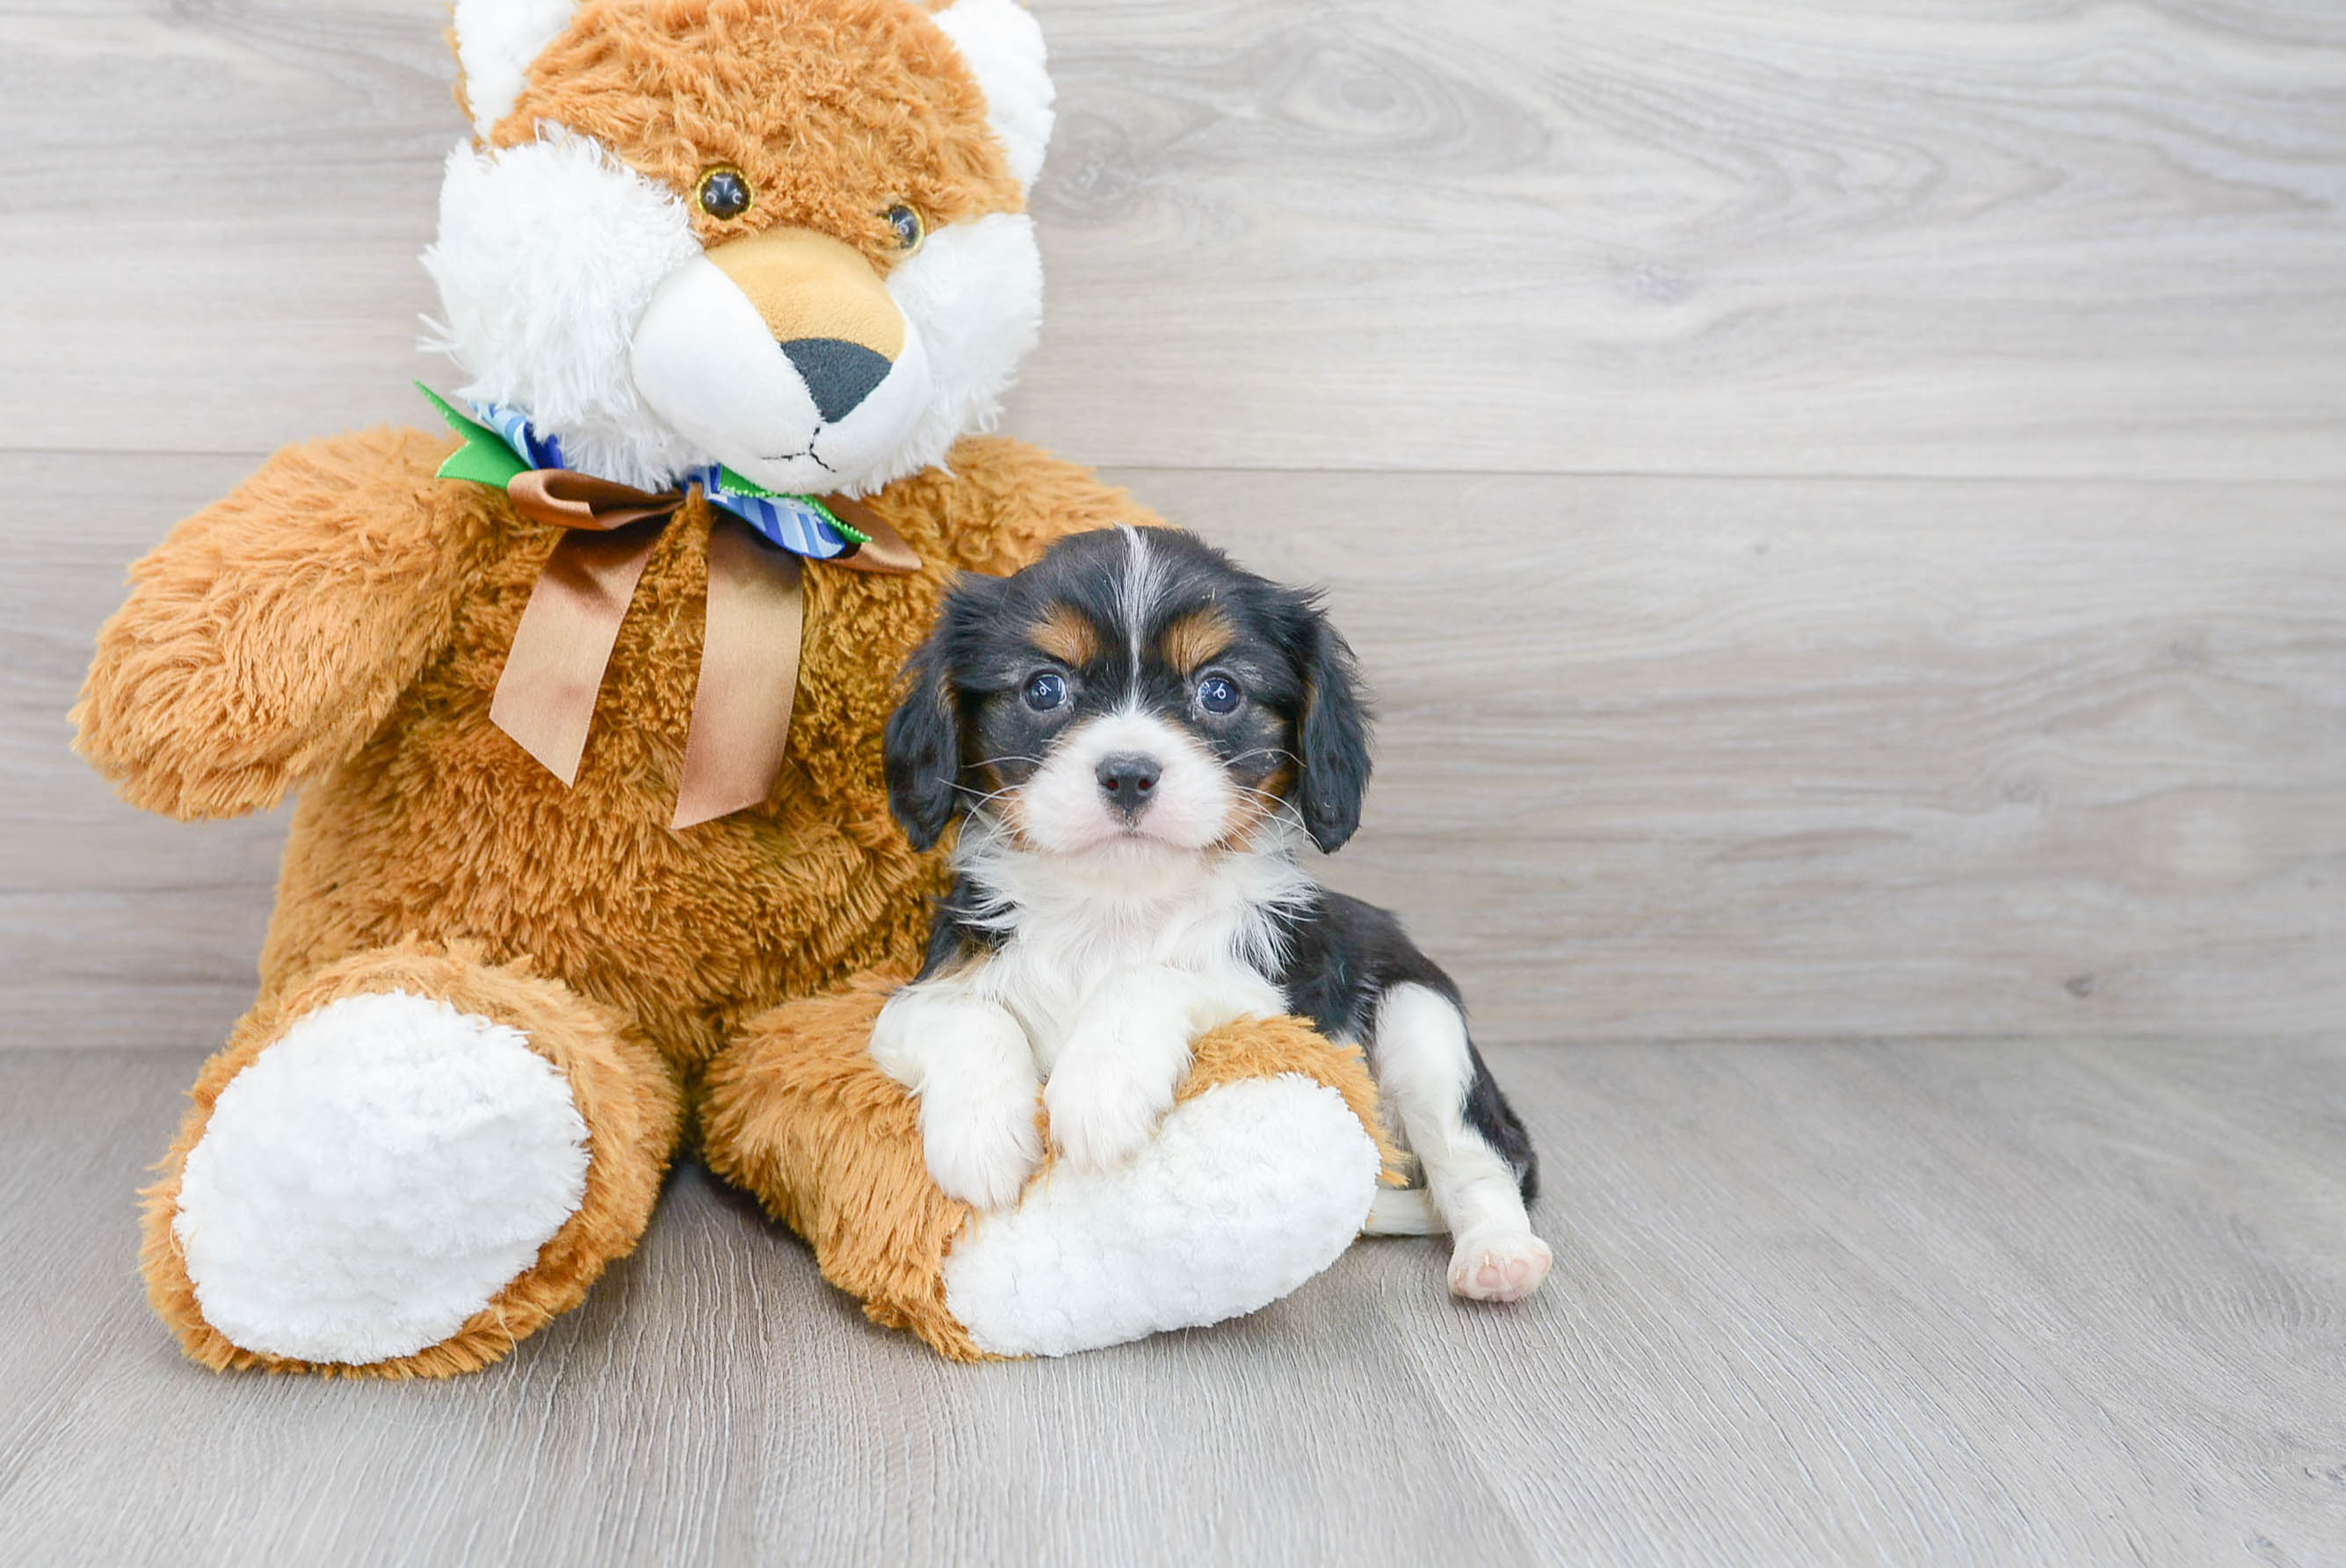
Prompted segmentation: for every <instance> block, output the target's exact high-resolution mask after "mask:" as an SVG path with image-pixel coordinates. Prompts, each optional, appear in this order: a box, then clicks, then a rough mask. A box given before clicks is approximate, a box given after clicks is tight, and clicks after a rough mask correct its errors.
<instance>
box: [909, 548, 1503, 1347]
mask: <svg viewBox="0 0 2346 1568" xmlns="http://www.w3.org/2000/svg"><path fill="white" fill-rule="evenodd" d="M910 673H911V676H912V689H911V692H910V694H909V695H908V696H907V697H905V698H904V701H903V706H901V707H900V708H898V709H897V710H896V712H895V714H894V716H893V717H892V718H891V719H890V721H889V724H888V728H887V734H886V741H885V752H886V764H887V777H888V798H889V802H890V805H891V807H892V809H893V810H894V813H895V816H896V820H897V821H898V822H899V823H900V824H901V825H902V826H903V829H904V831H905V833H906V834H907V835H908V836H909V837H910V838H911V840H912V841H913V844H914V846H915V847H917V848H920V849H926V848H928V847H929V846H930V845H932V844H933V843H935V842H936V841H937V840H938V839H939V838H940V837H942V836H943V833H944V831H945V830H946V828H947V827H948V826H950V825H951V824H952V823H953V822H954V821H956V820H962V819H964V818H965V819H966V820H965V821H964V825H963V828H962V831H961V836H960V839H959V840H958V843H957V845H956V849H955V851H954V869H955V871H956V872H957V876H956V879H955V881H954V885H953V888H952V890H951V891H950V892H948V893H947V894H946V896H945V897H944V898H943V900H942V901H940V904H939V907H938V910H937V913H936V920H935V924H934V926H933V931H932V934H931V937H930V942H929V949H928V956H927V961H926V962H925V964H924V965H923V969H922V971H921V973H920V976H919V978H918V979H917V980H916V981H914V982H913V983H912V984H910V985H907V986H905V987H904V988H903V990H901V991H899V992H897V993H895V994H894V995H893V996H892V997H891V998H890V999H889V1001H888V1003H887V1004H886V1006H885V1008H884V1009H883V1010H882V1013H881V1014H880V1019H879V1022H878V1023H877V1025H876V1026H875V1027H874V1029H873V1032H872V1056H873V1058H874V1059H875V1060H876V1061H877V1062H878V1063H879V1064H880V1066H881V1067H882V1069H883V1070H884V1071H885V1072H887V1073H888V1074H890V1075H891V1076H892V1077H893V1078H895V1079H896V1081H897V1082H899V1083H901V1084H903V1085H904V1086H905V1087H906V1088H908V1089H910V1090H912V1091H913V1094H915V1095H918V1096H919V1098H920V1115H921V1132H922V1137H923V1144H924V1145H925V1149H926V1153H927V1160H928V1166H929V1170H930V1173H931V1175H932V1176H934V1177H935V1179H936V1182H937V1185H938V1186H940V1187H942V1188H943V1190H944V1191H945V1192H947V1193H949V1194H951V1195H952V1196H955V1197H958V1198H962V1199H964V1200H965V1201H967V1202H969V1203H971V1204H974V1205H975V1206H977V1207H982V1208H991V1207H1000V1206H1003V1205H1006V1204H1009V1203H1012V1202H1015V1200H1016V1198H1017V1196H1018V1194H1019V1191H1020V1190H1021V1188H1022V1187H1024V1186H1025V1182H1026V1179H1027V1177H1028V1176H1031V1175H1032V1174H1033V1173H1034V1171H1035V1167H1036V1166H1037V1165H1038V1163H1039V1162H1040V1161H1041V1158H1042V1156H1043V1148H1042V1142H1041V1137H1040V1135H1039V1134H1038V1132H1037V1130H1036V1126H1035V1095H1036V1093H1037V1091H1038V1090H1039V1091H1040V1093H1041V1095H1042V1097H1043V1102H1044V1105H1045V1108H1046V1109H1047V1110H1048V1112H1049V1125H1050V1136H1051V1140H1052V1143H1053V1144H1054V1145H1055V1146H1056V1150H1057V1154H1058V1156H1059V1157H1060V1158H1062V1159H1065V1160H1069V1161H1072V1162H1074V1163H1075V1164H1076V1165H1077V1166H1109V1165H1114V1164H1116V1163H1117V1162H1119V1161H1122V1160H1124V1159H1126V1158H1127V1157H1128V1156H1131V1155H1132V1154H1133V1153H1135V1152H1136V1151H1137V1149H1138V1148H1139V1147H1140V1146H1141V1145H1143V1144H1144V1143H1146V1142H1147V1141H1148V1138H1149V1136H1150V1135H1151V1134H1152V1132H1153V1131H1154V1130H1155V1128H1156V1125H1157V1122H1158V1118H1159V1117H1161V1116H1162V1115H1164V1114H1165V1113H1166V1111H1167V1110H1168V1109H1169V1108H1170V1107H1171V1105H1172V1104H1173V1095H1174V1091H1175V1089H1176V1088H1177V1086H1178V1084H1180V1082H1181V1079H1182V1076H1183V1074H1185V1073H1186V1071H1187V1070H1188V1064H1189V1045H1190V1042H1191V1041H1193V1040H1194V1039H1196V1038H1197V1037H1198V1036H1199V1035H1200V1034H1202V1033H1205V1032H1207V1031H1208V1030H1209V1029H1212V1028H1214V1027H1216V1026H1217V1025H1219V1024H1222V1023H1229V1022H1230V1021H1232V1020H1235V1019H1240V1018H1251V1017H1274V1016H1277V1015H1280V1014H1281V1013H1295V1014H1300V1015H1301V1016H1303V1017H1305V1018H1309V1019H1311V1021H1312V1023H1315V1024H1316V1025H1317V1026H1318V1027H1319V1029H1320V1031H1321V1033H1323V1034H1325V1035H1326V1036H1327V1037H1328V1038H1329V1039H1330V1040H1332V1041H1336V1042H1340V1043H1352V1042H1357V1043H1359V1044H1361V1045H1362V1047H1364V1048H1365V1050H1366V1052H1367V1055H1368V1060H1369V1064H1370V1067H1371V1070H1372V1073H1373V1074H1375V1077H1376V1080H1377V1084H1378V1087H1379V1089H1380V1091H1381V1092H1382V1096H1383V1103H1384V1104H1383V1109H1384V1114H1385V1117H1386V1120H1387V1121H1388V1123H1389V1124H1390V1127H1391V1130H1392V1132H1393V1133H1394V1134H1395V1135H1397V1137H1398V1138H1399V1139H1400V1140H1401V1141H1403V1143H1404V1144H1405V1145H1406V1146H1407V1147H1408V1148H1409V1149H1410V1151H1411V1152H1412V1154H1413V1156H1414V1158H1415V1161H1416V1163H1417V1165H1418V1166H1419V1167H1420V1170H1421V1171H1422V1174H1423V1187H1422V1188H1412V1189H1409V1190H1406V1191H1399V1192H1391V1191H1388V1192H1381V1193H1380V1194H1379V1195H1378V1198H1377V1202H1376V1205H1375V1207H1374V1208H1373V1209H1372V1212H1371V1214H1370V1217H1369V1223H1368V1226H1367V1229H1368V1230H1369V1231H1371V1232H1372V1233H1380V1232H1381V1233H1386V1234H1430V1233H1433V1232H1434V1231H1435V1230H1437V1229H1443V1230H1447V1231H1448V1232H1449V1233H1450V1234H1451V1235H1452V1236H1453V1237H1454V1238H1455V1240H1454V1246H1453V1251H1452V1257H1451V1264H1450V1288H1451V1289H1452V1290H1453V1291H1454V1292H1456V1293H1457V1294H1459V1295H1461V1296H1466V1297H1472V1298H1478V1299H1484V1300H1495V1301H1513V1300H1517V1299H1520V1298H1523V1297H1524V1296H1526V1295H1528V1294H1530V1292H1531V1291H1532V1290H1534V1289H1535V1288H1537V1287H1538V1285H1539V1283H1540V1281H1541V1280H1542V1279H1543V1278H1545V1276H1546V1274H1547V1270H1548V1265H1549V1261H1550V1255H1549V1251H1548V1248H1547V1247H1546V1246H1545V1244H1544V1243H1542V1242H1541V1241H1540V1240H1539V1238H1538V1237H1535V1236H1534V1235H1533V1234H1532V1231H1531V1225H1530V1221H1529V1219H1528V1218H1527V1217H1526V1215H1525V1204H1526V1203H1527V1202H1528V1201H1529V1200H1530V1199H1531V1197H1532V1196H1534V1193H1535V1188H1536V1186H1537V1180H1538V1167H1537V1164H1536V1162H1535V1159H1534V1156H1533V1154H1532V1147H1531V1141H1530V1139H1529V1138H1528V1137H1527V1136H1526V1135H1525V1132H1524V1125H1523V1123H1522V1122H1521V1121H1520V1120H1519V1119H1518V1118H1517V1117H1516V1115H1515V1111H1514V1110H1513V1109H1512V1108H1511V1107H1510V1106H1509V1105H1508V1104H1507V1100H1506V1096H1505V1095H1502V1094H1501V1093H1500V1092H1499V1086H1498V1084H1496V1083H1494V1082H1493V1080H1492V1077H1491V1074H1490V1071H1489V1069H1488V1068H1486V1067H1485V1066H1484V1064H1483V1059H1482V1057H1481V1056H1480V1055H1479V1054H1477V1053H1476V1052H1475V1049H1474V1044H1473V1042H1472V1041H1470V1040H1469V1039H1468V1038H1467V1034H1466V1021H1465V1017H1464V1013H1463V1012H1462V1011H1461V1008H1460V1003H1459V999H1458V988H1457V987H1456V986H1455V985H1454V984H1453V983H1452V982H1451V980H1450V977H1449V976H1448V975H1446V974H1444V973H1443V972H1442V971H1441V969H1439V968H1438V967H1436V966H1435V964H1434V963H1433V961H1432V960H1431V959H1429V958H1427V957H1426V956H1425V955H1424V954H1423V952H1419V951H1418V949H1417V948H1416V946H1415V945H1414V944H1413V943H1412V942H1410V940H1409V938H1408V937H1407V936H1406V935H1405V934H1403V931H1402V928H1401V926H1400V923H1399V922H1398V921H1395V920H1394V919H1393V917H1392V915H1390V914H1388V913H1386V912H1385V911H1382V910H1380V909H1376V908H1374V907H1372V906H1371V905H1368V904H1365V903H1362V902H1361V901H1359V900H1357V899H1352V898H1346V897H1345V896H1344V895H1342V894H1341V893H1334V892H1330V891H1327V890H1326V889H1323V888H1321V887H1320V886H1319V885H1318V884H1317V883H1315V882H1314V881H1312V879H1311V876H1310V875H1309V873H1307V872H1306V871H1304V869H1303V867H1302V866H1301V864H1300V863H1299V854H1300V851H1301V847H1302V844H1303V843H1304V841H1305V840H1310V841H1311V842H1312V843H1315V844H1317V845H1318V846H1319V847H1320V848H1321V850H1335V849H1336V848H1338V847H1339V846H1341V844H1342V843H1343V842H1344V841H1345V840H1347V839H1349V838H1351V837H1352V830H1353V829H1354V828H1355V827H1357V826H1358V825H1359V822H1360V817H1361V799H1362V793H1363V791H1364V790H1365V789H1366V788H1367V785H1368V779H1369V752H1368V731H1367V719H1366V715H1365V713H1364V711H1363V708H1362V701H1361V699H1360V697H1358V696H1357V694H1356V690H1355V680H1354V675H1353V667H1352V650H1351V649H1350V648H1348V647H1345V645H1344V643H1343V641H1342V639H1341V638H1340V637H1339V636H1337V635H1336V633H1335V632H1334V630H1333V629H1332V628H1331V626H1329V625H1328V623H1327V621H1326V619H1325V618H1324V617H1323V616H1321V613H1320V610H1319V608H1318V606H1317V605H1316V603H1315V602H1314V600H1313V599H1312V598H1311V596H1308V595H1305V594H1301V593H1298V592H1295V591H1293V590H1290V589H1286V588H1281V587H1280V586H1277V585H1274V584H1271V583H1270V582H1267V581H1265V580H1264V579H1262V578H1260V577H1257V576H1254V575H1250V574H1249V573H1246V572H1243V571H1240V570H1239V568H1237V567H1236V566H1234V565H1231V564H1230V562H1229V560H1228V559H1227V558H1226V557H1224V556H1223V555H1221V554H1220V553H1219V552H1218V551H1215V550H1213V549H1212V548H1210V547H1209V546H1208V545H1204V544H1203V543H1201V542H1200V541H1199V540H1198V539H1197V538H1195V537H1194V536H1192V535H1188V534H1184V533H1178V532H1176V531H1173V530H1170V529H1149V530H1145V531H1144V530H1138V529H1133V528H1121V529H1115V530H1109V531H1104V532H1100V533H1092V534H1079V535H1072V536H1070V537H1068V538H1066V539H1064V540H1062V541H1060V542H1059V543H1058V544H1057V545H1055V546H1053V547H1052V549H1051V550H1050V552H1049V553H1048V554H1047V555H1045V556H1044V558H1043V559H1042V560H1041V561H1039V562H1037V563H1036V564H1035V565H1033V566H1030V567H1028V568H1027V569H1026V570H1025V571H1023V572H1021V573H1019V574H1018V575H1015V576H1013V577H1009V578H1006V579H1003V578H990V577H974V576H973V577H967V578H964V580H963V581H962V583H961V584H960V585H958V586H956V587H955V588H954V591H953V593H952V595H951V596H949V597H948V599H947V600H946V602H945V605H944V607H943V613H942V616H941V617H940V619H939V622H938V625H937V627H936V629H935V631H934V632H933V634H932V635H931V636H930V638H929V640H928V642H927V643H926V644H925V645H924V646H923V647H922V648H921V649H920V650H919V651H918V652H917V653H915V654H914V655H913V659H912V663H911V672H910Z"/></svg>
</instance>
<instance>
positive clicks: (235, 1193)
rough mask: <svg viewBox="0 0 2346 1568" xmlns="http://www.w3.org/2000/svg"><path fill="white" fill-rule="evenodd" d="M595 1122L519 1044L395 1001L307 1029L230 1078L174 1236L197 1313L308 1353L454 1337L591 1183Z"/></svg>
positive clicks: (363, 1352)
mask: <svg viewBox="0 0 2346 1568" xmlns="http://www.w3.org/2000/svg"><path fill="white" fill-rule="evenodd" d="M586 1166H587V1155H586V1123H585V1122H584V1121H582V1120H581V1119H580V1117H579V1115H578V1109H577V1106H576V1105H575V1104H574V1103H573V1102H572V1099H571V1095H570V1089H569V1086H568V1085H567V1084H565V1083H564V1082H563V1078H562V1074H560V1073H558V1072H556V1070H555V1068H554V1065H553V1064H551V1063H549V1062H547V1061H546V1059H545V1058H544V1057H542V1056H540V1055H538V1054H535V1052H533V1051H531V1050H530V1048H529V1044H528V1042H527V1040H526V1039H525V1037H524V1036H523V1034H522V1033H521V1032H520V1031H519V1030H516V1029H513V1028H510V1027H508V1026H506V1025H505V1024H501V1023H492V1022H490V1021H489V1020H488V1019H485V1018H480V1017H476V1016H474V1015H473V1014H471V1013H461V1012H459V1011H457V1010H456V1009H455V1008H454V1007H452V1006H450V1005H449V1004H448V1003H444V1002H437V1001H433V1000H430V999H427V998H424V997H420V996H411V995H407V994H404V993H395V992H394V993H387V994H381V995H364V996H350V997H344V998H342V1000H341V1001H338V1002H332V1003H328V1004H326V1005H325V1006H323V1007H321V1008H319V1009H318V1010H317V1011H316V1012H314V1013H309V1014H307V1015H305V1016H303V1017H301V1018H300V1019H297V1020H296V1021H295V1022H294V1023H292V1025H291V1027H290V1028H288V1029H287V1030H286V1032H285V1033H284V1035H283V1037H282V1038H280V1040H278V1042H277V1043H276V1044H273V1045H272V1046H270V1049H269V1050H268V1051H266V1052H264V1053H263V1054H261V1055H260V1058H259V1059H258V1060H256V1061H255V1062H254V1063H253V1064H251V1065H250V1066H249V1067H247V1068H245V1069H244V1071H243V1072H241V1073H240V1074H237V1075H236V1076H235V1077H234V1078H233V1079H231V1080H230V1082H229V1084H228V1087H227V1088H226V1089H224V1090H222V1091H221V1093H220V1096H219V1102H218V1103H217V1105H215V1106H214V1107H213V1110H212V1117H211V1123H210V1125H209V1127H207V1128H206V1129H205V1132H204V1135H203V1139H202V1141H201V1142H199V1143H198V1144H197V1145H196V1146H195V1147H194V1148H193V1149H191V1150H189V1153H188V1160H187V1167H186V1172H185V1175H184V1176H182V1177H181V1180H180V1186H179V1217H178V1219H177V1221H176V1223H175V1226H174V1230H175V1232H176V1234H177V1236H178V1238H179V1247H180V1248H181V1250H182V1251H183V1252H184V1253H185V1255H186V1259H187V1268H188V1275H189V1279H190V1280H191V1281H192V1282H193V1283H194V1286H195V1290H196V1296H197V1298H198V1300H199V1301H200V1302H201V1303H202V1306H203V1309H204V1315H205V1316H206V1317H207V1318H208V1319H209V1320H210V1321H211V1322H212V1323H213V1324H214V1325H216V1326H217V1327H218V1328H219V1330H220V1331H221V1332H222V1333H224V1334H227V1335H229V1336H230V1337H231V1338H232V1339H234V1340H235V1341H236V1342H237V1343H238V1344H240V1345H242V1346H245V1347H247V1348H249V1349H255V1350H262V1351H266V1352H268V1353H269V1354H270V1355H276V1356H285V1357H290V1358H294V1359H301V1360H311V1361H344V1362H363V1361H372V1360H379V1359H384V1358H387V1357H392V1356H402V1355H408V1354H411V1353H413V1352H414V1351H416V1350H420V1349H423V1347H425V1346H427V1345H431V1344H433V1343H435V1342H437V1341H439V1340H442V1339H446V1338H447V1337H448V1336H449V1335H451V1334H453V1333H454V1332H455V1331H456V1330H457V1329H458V1328H459V1327H461V1326H462V1325H463V1324H464V1320H465V1319H468V1318H470V1317H471V1316H472V1315H473V1314H474V1313H475V1312H477V1311H479V1310H480V1309H481V1308H483V1307H484V1306H486V1305H487V1304H488V1302H489V1300H490V1298H493V1297H494V1296H495V1294H496V1293H497V1291H498V1290H499V1289H501V1288H503V1287H504V1286H505V1284H506V1283H507V1282H508V1281H509V1280H511V1279H512V1278H514V1277H515V1276H516V1275H518V1274H520V1273H521V1272H522V1271H523V1270H524V1269H525V1268H528V1267H529V1266H530V1264H531V1263H532V1262H534V1261H535V1258H536V1257H537V1254H538V1249H539V1248H540V1247H543V1246H544V1245H545V1244H546V1241H547V1240H548V1239H550V1238H551V1237H553V1235H554V1233H555V1232H556V1231H557V1230H559V1229H560V1228H561V1227H562V1225H563V1223H564V1222H565V1221H566V1220H567V1219H568V1218H569V1217H571V1215H573V1214H574V1213H576V1211H577V1208H578V1205H579V1202H580V1200H581V1199H582V1198H583V1197H584V1196H585V1194H586Z"/></svg>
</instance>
